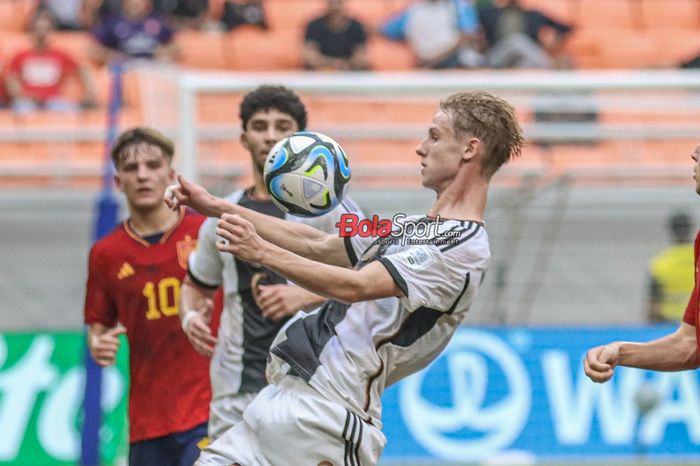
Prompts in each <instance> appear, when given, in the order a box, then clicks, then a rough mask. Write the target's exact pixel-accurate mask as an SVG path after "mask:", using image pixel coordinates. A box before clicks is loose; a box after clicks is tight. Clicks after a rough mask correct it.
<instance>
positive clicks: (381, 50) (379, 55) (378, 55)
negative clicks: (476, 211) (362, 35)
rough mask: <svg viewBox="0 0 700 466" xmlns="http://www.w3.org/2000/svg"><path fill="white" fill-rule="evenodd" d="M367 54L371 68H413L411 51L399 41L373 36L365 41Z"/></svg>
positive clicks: (387, 69)
mask: <svg viewBox="0 0 700 466" xmlns="http://www.w3.org/2000/svg"><path fill="white" fill-rule="evenodd" d="M367 55H368V57H369V62H370V63H371V66H372V69H373V70H376V71H389V70H411V69H415V67H416V61H415V58H414V57H413V52H412V51H411V49H410V48H409V47H408V46H407V45H406V44H402V43H400V42H392V41H390V40H387V39H384V38H381V37H377V36H373V37H370V38H369V40H368V41H367Z"/></svg>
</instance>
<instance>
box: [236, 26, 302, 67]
mask: <svg viewBox="0 0 700 466" xmlns="http://www.w3.org/2000/svg"><path fill="white" fill-rule="evenodd" d="M224 48H225V54H226V62H227V64H228V66H229V67H230V68H231V69H234V70H248V71H275V70H293V69H299V68H300V66H301V50H302V37H301V33H300V32H299V31H298V30H297V29H281V30H277V31H274V32H272V31H270V32H266V31H261V30H260V29H258V28H253V27H240V28H237V29H235V30H233V31H232V32H231V33H229V34H228V35H227V36H226V39H225V47H224Z"/></svg>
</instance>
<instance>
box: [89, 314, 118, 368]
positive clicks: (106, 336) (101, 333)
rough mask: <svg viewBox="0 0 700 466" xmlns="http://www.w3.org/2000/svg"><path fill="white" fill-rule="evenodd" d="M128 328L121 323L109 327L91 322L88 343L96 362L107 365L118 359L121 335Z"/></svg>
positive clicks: (103, 365)
mask: <svg viewBox="0 0 700 466" xmlns="http://www.w3.org/2000/svg"><path fill="white" fill-rule="evenodd" d="M125 333H126V329H125V328H124V327H122V326H121V325H118V326H116V327H112V328H108V327H107V326H106V325H103V324H98V323H95V324H90V326H89V327H88V334H87V344H88V349H89V351H90V355H91V356H92V358H93V359H94V360H95V362H96V363H97V364H98V365H100V366H102V367H107V366H111V365H112V364H114V363H115V362H116V360H117V351H119V347H120V346H121V342H120V341H119V335H122V334H125Z"/></svg>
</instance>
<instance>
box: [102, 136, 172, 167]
mask: <svg viewBox="0 0 700 466" xmlns="http://www.w3.org/2000/svg"><path fill="white" fill-rule="evenodd" d="M140 144H148V145H149V146H155V147H157V148H159V149H160V150H161V152H162V153H163V157H165V159H166V160H167V161H168V164H170V163H171V162H172V160H173V155H174V154H175V144H174V143H173V141H172V140H170V139H169V138H167V137H166V136H164V135H163V133H161V132H160V131H158V130H155V129H153V128H148V127H146V126H140V127H136V128H131V129H128V130H126V131H124V132H123V133H122V134H120V135H119V137H118V138H117V140H116V141H114V145H113V146H112V151H111V155H112V163H114V167H115V168H119V163H120V162H121V161H123V160H124V158H125V157H126V156H127V155H128V154H130V153H131V149H132V148H133V147H136V146H138V145H140Z"/></svg>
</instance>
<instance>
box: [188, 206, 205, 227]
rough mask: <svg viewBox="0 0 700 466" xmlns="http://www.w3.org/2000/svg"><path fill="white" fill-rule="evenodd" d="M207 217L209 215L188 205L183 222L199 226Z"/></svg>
mask: <svg viewBox="0 0 700 466" xmlns="http://www.w3.org/2000/svg"><path fill="white" fill-rule="evenodd" d="M206 219H207V217H205V216H204V215H202V214H200V213H199V212H197V211H196V210H193V209H191V208H189V207H186V208H185V209H184V213H183V216H182V223H183V224H184V225H187V226H196V227H199V226H200V225H201V224H202V223H203V222H204V221H205V220H206Z"/></svg>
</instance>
